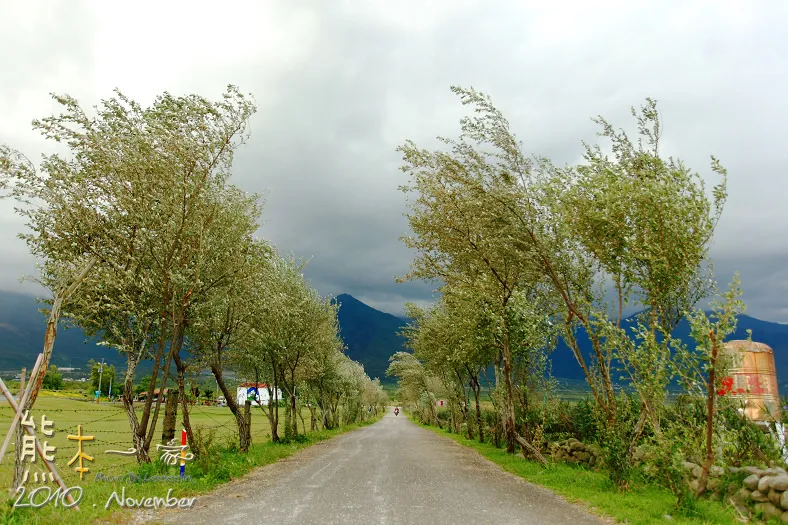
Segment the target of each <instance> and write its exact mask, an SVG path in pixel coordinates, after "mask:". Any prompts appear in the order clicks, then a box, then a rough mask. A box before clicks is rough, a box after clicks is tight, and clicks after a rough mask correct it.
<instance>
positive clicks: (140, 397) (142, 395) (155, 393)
mask: <svg viewBox="0 0 788 525" xmlns="http://www.w3.org/2000/svg"><path fill="white" fill-rule="evenodd" d="M169 391H170V389H169V388H165V389H164V394H163V395H162V396H161V399H162V401H167V392H169ZM160 393H161V391H160V390H159V389H158V388H157V389H155V390H154V391H153V401H158V400H159V394H160ZM147 397H148V393H147V392H140V393H139V394H137V397H136V400H137V401H145V400H146V399H147Z"/></svg>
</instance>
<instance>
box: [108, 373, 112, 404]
mask: <svg viewBox="0 0 788 525" xmlns="http://www.w3.org/2000/svg"><path fill="white" fill-rule="evenodd" d="M107 397H108V398H110V399H112V376H110V377H109V393H108V394H107Z"/></svg>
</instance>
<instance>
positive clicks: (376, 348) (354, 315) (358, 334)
mask: <svg viewBox="0 0 788 525" xmlns="http://www.w3.org/2000/svg"><path fill="white" fill-rule="evenodd" d="M334 301H335V302H337V303H339V314H338V317H339V327H340V333H341V335H342V340H343V341H344V342H345V345H346V346H347V355H348V357H350V358H351V359H353V360H354V361H358V362H359V363H361V364H363V365H364V370H366V372H367V375H368V376H369V377H371V378H373V379H374V378H376V377H377V378H379V379H380V380H381V382H384V383H386V382H391V381H393V380H394V379H393V378H389V377H386V369H387V368H388V366H389V357H391V356H392V355H393V354H394V353H395V352H399V351H400V350H403V344H404V343H405V339H404V338H403V337H401V336H399V335H397V334H398V333H399V332H400V331H401V330H402V328H403V327H404V326H405V325H406V324H407V322H408V321H407V320H406V319H401V318H399V317H395V316H393V315H391V314H387V313H385V312H381V311H379V310H375V309H374V308H372V307H371V306H368V305H366V304H364V303H362V302H361V301H359V300H358V299H356V298H355V297H353V296H351V295H347V294H340V295H338V296H337V297H336V298H335V299H334Z"/></svg>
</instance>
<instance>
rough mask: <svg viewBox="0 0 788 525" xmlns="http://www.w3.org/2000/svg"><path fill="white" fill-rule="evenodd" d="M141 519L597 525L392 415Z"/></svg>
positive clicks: (545, 492) (471, 453)
mask: <svg viewBox="0 0 788 525" xmlns="http://www.w3.org/2000/svg"><path fill="white" fill-rule="evenodd" d="M140 517H142V516H140ZM145 518H147V519H145ZM145 518H143V519H144V520H145V521H157V522H162V523H189V524H198V523H207V524H217V523H236V524H237V523H244V524H251V523H276V524H281V525H284V524H296V523H297V524H302V523H304V524H306V523H315V524H330V523H341V524H348V523H363V524H375V523H380V524H401V523H402V524H410V523H424V524H430V525H437V524H443V523H447V524H456V523H501V524H516V523H523V524H551V523H555V524H567V523H569V524H572V525H583V524H592V523H593V524H599V523H603V521H601V520H600V519H599V518H596V517H594V516H593V515H591V514H590V513H588V512H587V511H585V510H583V509H582V508H580V507H578V506H575V505H572V504H569V503H567V502H566V501H565V500H563V499H562V498H560V497H559V496H556V495H555V494H553V493H552V492H550V491H548V490H545V489H542V488H539V487H537V486H535V485H532V484H530V483H527V482H525V481H523V480H522V479H520V478H518V477H516V476H513V475H511V474H509V473H506V472H504V471H503V470H501V469H500V468H499V467H498V466H496V465H495V464H493V463H492V462H490V461H488V460H486V459H484V458H483V457H481V456H480V455H479V454H477V453H476V452H474V451H473V450H470V449H468V448H466V447H463V446H462V445H459V444H457V443H455V442H454V441H452V440H450V439H448V438H445V437H441V436H439V435H437V434H435V433H433V432H430V431H429V430H425V429H423V428H421V427H419V426H417V425H415V424H413V423H411V422H410V421H408V420H407V419H406V418H405V417H404V416H394V414H393V412H389V413H387V414H386V416H385V417H384V418H383V419H381V420H380V421H379V422H377V423H375V424H374V425H370V426H368V427H364V428H362V429H359V430H355V431H353V432H349V433H347V434H343V435H341V436H339V437H337V438H334V439H331V440H329V441H326V442H323V443H319V444H317V445H315V446H312V447H309V448H308V449H305V450H303V451H301V452H299V453H297V454H295V455H294V456H291V457H290V458H288V459H285V460H282V461H279V462H277V463H275V464H272V465H268V466H266V467H262V468H260V469H257V470H255V471H254V472H253V473H251V474H250V475H249V476H246V477H244V478H243V479H241V480H237V481H233V482H231V483H228V484H226V485H223V486H222V487H220V488H219V489H218V490H216V491H214V492H213V493H211V494H210V495H206V496H200V497H198V498H197V501H196V503H195V506H194V508H191V509H183V510H179V511H171V510H168V511H163V512H160V513H158V514H157V515H156V516H155V517H153V516H151V515H147V516H146V517H145ZM151 518H152V519H151Z"/></svg>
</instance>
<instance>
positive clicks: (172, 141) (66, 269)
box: [13, 86, 254, 461]
mask: <svg viewBox="0 0 788 525" xmlns="http://www.w3.org/2000/svg"><path fill="white" fill-rule="evenodd" d="M55 99H56V100H57V101H58V102H59V103H60V104H61V106H62V108H63V113H62V114H60V115H56V116H52V117H48V118H45V119H43V120H40V121H35V122H34V126H35V127H36V128H37V129H39V130H41V132H42V133H43V135H44V136H45V137H46V138H48V139H51V140H55V141H57V142H63V143H65V144H67V145H68V146H69V148H70V155H68V156H62V155H59V154H54V155H50V156H48V157H45V158H44V160H43V162H42V164H41V169H40V175H39V174H38V173H36V172H35V170H31V169H28V170H19V169H17V170H16V171H15V172H14V173H13V176H14V181H13V188H14V190H13V191H14V192H16V194H18V195H27V196H29V200H30V201H31V205H30V206H28V207H26V208H24V209H23V210H22V213H23V214H24V215H25V217H26V218H27V219H28V225H29V227H30V231H31V233H30V234H28V235H26V236H25V239H26V241H27V243H28V245H29V246H30V248H31V251H32V252H33V253H34V255H36V256H37V257H38V258H39V260H40V261H41V268H42V281H43V282H44V283H46V284H49V285H50V286H55V287H59V286H61V283H65V282H71V283H72V284H73V283H76V282H77V281H78V280H77V279H76V278H71V279H69V278H68V277H67V276H69V275H71V276H73V275H77V276H81V280H84V279H85V278H86V276H87V274H88V270H90V268H91V267H92V266H94V265H96V266H99V267H100V269H98V268H97V270H98V273H99V274H100V276H99V278H98V279H96V281H97V282H96V284H99V283H101V284H102V285H103V286H105V287H106V288H105V289H108V290H110V289H111V290H114V291H121V290H122V291H123V293H122V295H121V298H120V300H121V303H122V306H121V307H120V308H115V307H107V305H110V304H112V301H113V297H112V296H110V295H107V294H97V293H89V294H86V295H88V296H92V297H93V298H95V299H96V302H92V303H89V302H87V301H86V300H79V301H77V303H78V307H77V306H75V307H74V308H72V309H71V310H72V312H73V316H74V321H75V322H76V323H77V324H80V325H82V324H85V325H86V326H90V327H92V328H93V329H95V330H104V329H105V328H106V327H107V325H108V324H114V323H118V324H119V326H117V327H116V329H114V330H110V331H111V332H114V334H115V335H113V336H111V337H112V338H113V339H115V340H114V341H113V342H120V341H118V340H117V336H118V335H119V334H122V333H126V334H128V332H129V330H133V331H135V332H137V333H136V334H135V335H134V337H133V338H129V337H125V336H124V340H125V342H126V343H131V342H132V339H133V343H134V344H135V345H136V344H137V343H139V344H143V345H145V347H146V348H147V349H148V350H149V351H150V353H151V355H152V356H153V371H152V380H151V383H150V386H149V390H148V397H147V399H146V401H145V406H144V408H143V411H142V415H141V417H140V418H139V419H138V420H137V417H136V415H134V416H131V414H132V413H133V412H134V411H133V410H132V409H130V408H129V409H127V411H128V412H129V414H130V416H129V417H130V423H131V426H132V432H133V434H134V436H135V438H134V441H135V447H136V449H137V454H138V459H139V460H140V461H149V460H150V458H149V456H148V452H147V451H148V449H149V447H150V443H151V440H152V438H153V433H154V428H155V425H156V420H157V417H158V412H159V406H160V401H158V402H157V403H156V405H155V406H153V395H152V394H153V390H154V389H155V387H156V386H160V387H161V388H163V387H164V384H165V382H166V380H167V378H168V376H169V369H170V365H171V362H172V360H173V357H174V356H175V355H177V353H178V352H179V350H180V348H181V346H182V344H183V337H184V330H185V326H186V319H187V312H188V309H189V307H190V306H191V304H192V301H193V300H194V298H195V297H197V296H198V295H199V293H200V292H201V291H202V289H203V287H204V286H205V285H206V283H204V282H203V281H202V280H201V275H200V269H201V267H202V262H203V261H204V259H205V258H206V257H208V256H210V255H214V256H215V255H216V254H208V253H206V251H205V244H204V240H205V239H206V237H207V234H208V232H209V231H210V229H211V225H212V223H213V221H214V219H215V218H216V217H215V213H216V212H217V208H216V206H215V200H216V199H215V198H214V196H216V195H218V194H219V193H221V191H222V190H223V189H224V188H225V184H226V181H227V178H228V177H229V175H230V169H231V164H232V156H233V151H234V149H235V148H236V147H237V146H238V145H239V144H240V143H241V142H243V140H244V138H245V134H244V129H245V125H246V122H247V120H248V118H249V117H250V115H251V114H252V113H253V112H254V106H253V104H252V103H251V102H249V100H248V99H247V98H246V97H245V96H244V95H242V94H241V93H240V92H239V91H238V90H237V89H236V88H235V87H232V86H230V87H229V88H228V89H227V91H226V93H225V94H224V98H223V100H222V101H220V102H217V103H214V102H210V101H208V100H206V99H204V98H202V97H199V96H196V95H191V96H186V97H174V96H172V95H170V94H169V93H165V94H163V95H161V96H159V97H157V99H156V100H155V101H154V103H153V104H152V105H151V106H150V107H148V108H143V107H141V106H140V105H139V104H137V103H136V102H134V101H133V100H131V99H129V98H128V97H126V96H124V95H123V94H122V93H120V92H116V95H115V96H114V97H113V98H111V99H108V100H104V101H102V103H101V105H100V106H98V107H96V108H95V111H94V114H93V115H92V116H90V115H89V114H88V112H86V111H85V110H83V109H82V108H81V107H80V106H79V104H78V103H77V101H76V100H74V99H73V98H71V97H68V96H62V97H55ZM33 201H35V202H34V204H35V205H34V204H33ZM80 269H81V270H80ZM138 281H141V282H138ZM69 286H71V285H69ZM65 291H67V292H69V293H74V290H71V289H70V288H65ZM140 296H143V297H145V300H144V301H143V303H144V304H142V305H140V304H139V303H138V302H137V300H138V299H139V297H140ZM127 301H128V302H127ZM59 307H60V305H59V304H58V298H57V296H56V297H55V304H54V305H53V312H54V311H55V310H57V308H59ZM151 335H152V336H153V338H151V337H150V336H151ZM132 350H133V351H132ZM123 351H125V352H126V353H127V355H129V356H133V357H132V358H134V359H136V358H137V357H142V356H143V354H142V353H141V352H140V351H139V350H138V347H136V346H134V347H133V348H132V347H130V346H129V347H124V348H123ZM126 392H129V389H128V388H127V389H126ZM126 397H127V396H124V400H125V399H126Z"/></svg>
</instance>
